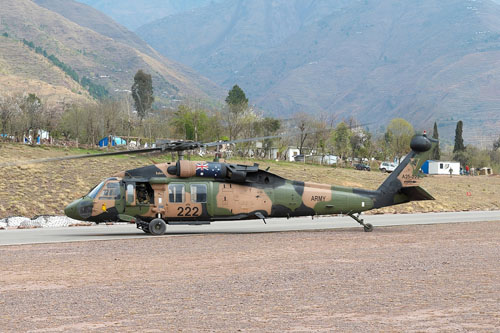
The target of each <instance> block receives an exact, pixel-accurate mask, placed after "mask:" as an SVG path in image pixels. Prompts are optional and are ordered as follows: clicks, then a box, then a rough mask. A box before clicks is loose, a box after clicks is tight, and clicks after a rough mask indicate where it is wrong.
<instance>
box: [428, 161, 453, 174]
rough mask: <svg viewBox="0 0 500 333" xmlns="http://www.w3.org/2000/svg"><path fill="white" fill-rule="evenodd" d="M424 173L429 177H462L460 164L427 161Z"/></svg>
mask: <svg viewBox="0 0 500 333" xmlns="http://www.w3.org/2000/svg"><path fill="white" fill-rule="evenodd" d="M421 169H422V171H423V173H425V174H428V175H449V174H450V170H451V174H453V175H460V162H454V161H433V160H427V161H425V162H424V164H423V165H422V168H421Z"/></svg>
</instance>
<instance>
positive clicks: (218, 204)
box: [15, 132, 437, 235]
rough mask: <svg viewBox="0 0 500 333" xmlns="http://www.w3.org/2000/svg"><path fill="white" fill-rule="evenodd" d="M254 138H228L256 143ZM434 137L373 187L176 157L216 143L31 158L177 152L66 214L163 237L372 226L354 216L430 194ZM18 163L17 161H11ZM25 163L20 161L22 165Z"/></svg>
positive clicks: (414, 143) (417, 142) (421, 141)
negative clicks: (248, 227) (282, 220)
mask: <svg viewBox="0 0 500 333" xmlns="http://www.w3.org/2000/svg"><path fill="white" fill-rule="evenodd" d="M265 138H271V137H264V138H253V139H243V140H235V141H231V142H232V143H237V142H244V141H254V140H260V139H265ZM436 144H437V140H434V139H432V138H428V137H427V136H426V134H425V132H424V134H423V135H416V136H414V137H413V138H412V140H411V143H410V148H411V151H410V153H409V154H408V155H407V156H406V157H405V158H404V160H403V161H402V162H401V163H400V164H399V166H398V167H397V168H396V170H395V171H393V172H392V173H391V174H390V175H389V177H388V178H387V179H386V180H385V181H384V182H383V183H382V184H381V185H380V187H379V188H378V189H377V190H367V189H359V188H349V187H343V186H336V185H328V184H315V183H308V182H301V181H293V180H288V179H285V178H282V177H280V176H278V175H276V174H273V173H271V172H269V171H268V170H261V169H259V166H258V164H254V165H251V166H250V165H240V164H232V163H225V162H219V161H217V160H214V161H213V162H208V161H188V160H184V159H182V155H183V152H184V151H186V150H193V149H197V148H200V147H209V146H219V145H220V143H219V142H215V143H208V144H204V143H199V142H191V141H173V142H172V141H165V142H159V143H158V144H157V147H155V148H148V149H138V150H131V151H121V152H111V153H104V154H95V155H79V156H66V157H60V158H49V159H43V160H37V161H30V162H29V163H38V162H49V161H58V160H68V159H78V158H89V157H98V156H111V155H122V154H137V153H147V152H154V151H163V152H178V153H179V157H180V158H179V160H178V161H177V162H176V163H173V162H170V163H161V164H154V165H149V166H145V167H141V168H137V169H132V170H127V171H123V172H119V173H117V174H115V175H114V176H112V177H110V178H107V179H105V180H103V181H102V182H101V183H100V184H98V185H97V186H95V187H94V188H93V189H92V190H90V192H89V193H87V194H86V195H84V196H83V197H82V198H80V199H77V200H75V201H73V202H72V203H71V204H69V205H68V206H67V207H66V208H65V209H64V212H65V214H66V215H67V216H68V217H70V218H73V219H76V220H81V221H90V222H95V223H102V222H130V223H135V224H136V226H137V228H139V229H141V230H143V231H144V232H146V233H148V234H152V235H163V234H164V233H165V232H166V229H167V225H173V224H184V225H202V224H210V223H211V222H214V221H225V220H247V219H262V220H263V221H264V223H265V222H266V218H273V217H287V218H290V217H297V216H315V215H332V214H345V215H348V216H350V217H352V218H353V219H354V220H355V221H356V222H358V223H359V224H361V225H362V226H363V228H364V230H365V231H367V232H370V231H372V230H373V226H372V225H371V224H370V223H365V222H364V220H363V219H361V218H360V214H361V213H362V212H364V211H368V210H371V209H376V208H381V207H386V206H392V205H398V204H402V203H406V202H410V201H417V200H434V198H433V197H432V195H430V194H429V193H428V192H427V191H425V190H424V189H423V188H421V187H420V186H419V176H418V173H419V170H420V167H421V166H422V164H423V163H424V162H425V161H426V160H427V159H428V157H429V154H430V151H431V148H433V146H434V145H436ZM15 164H16V165H18V164H20V163H15ZM23 164H24V163H23Z"/></svg>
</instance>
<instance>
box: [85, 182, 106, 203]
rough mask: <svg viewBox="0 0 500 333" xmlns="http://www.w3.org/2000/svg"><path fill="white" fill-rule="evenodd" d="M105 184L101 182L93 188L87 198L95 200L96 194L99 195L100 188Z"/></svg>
mask: <svg viewBox="0 0 500 333" xmlns="http://www.w3.org/2000/svg"><path fill="white" fill-rule="evenodd" d="M105 182H106V180H105V181H103V182H101V183H100V184H99V185H97V186H96V187H94V188H93V189H92V190H91V191H90V192H89V194H87V197H89V198H92V199H95V197H96V196H97V193H99V191H100V190H101V188H102V187H103V186H104V183H105Z"/></svg>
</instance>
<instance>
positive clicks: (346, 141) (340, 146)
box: [332, 122, 352, 160]
mask: <svg viewBox="0 0 500 333" xmlns="http://www.w3.org/2000/svg"><path fill="white" fill-rule="evenodd" d="M351 134H352V133H351V130H350V129H349V127H348V126H347V124H346V123H344V122H341V123H339V124H338V125H337V127H335V130H334V131H333V134H332V141H333V147H334V149H335V154H337V155H338V156H339V157H340V159H341V160H343V159H344V158H345V157H346V156H347V154H348V152H349V151H350V150H351Z"/></svg>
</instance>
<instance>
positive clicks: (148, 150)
mask: <svg viewBox="0 0 500 333" xmlns="http://www.w3.org/2000/svg"><path fill="white" fill-rule="evenodd" d="M158 150H162V148H161V147H158V148H146V149H136V150H124V151H115V152H112V153H102V154H86V155H73V156H62V157H49V158H40V159H37V160H27V161H16V162H5V163H1V164H0V168H3V167H11V166H20V165H29V164H39V163H47V162H56V161H66V160H77V159H82V158H94V157H104V156H116V155H132V154H142V153H149V152H153V151H158Z"/></svg>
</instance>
